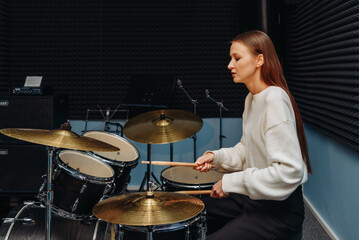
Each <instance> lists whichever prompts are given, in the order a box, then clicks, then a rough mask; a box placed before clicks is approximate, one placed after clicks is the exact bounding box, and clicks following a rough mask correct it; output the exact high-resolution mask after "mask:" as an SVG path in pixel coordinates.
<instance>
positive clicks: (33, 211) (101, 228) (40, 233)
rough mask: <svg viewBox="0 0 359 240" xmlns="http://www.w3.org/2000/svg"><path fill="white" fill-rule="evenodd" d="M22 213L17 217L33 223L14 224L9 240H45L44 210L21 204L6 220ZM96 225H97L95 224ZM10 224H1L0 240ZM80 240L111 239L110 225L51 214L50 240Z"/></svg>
mask: <svg viewBox="0 0 359 240" xmlns="http://www.w3.org/2000/svg"><path fill="white" fill-rule="evenodd" d="M21 209H23V210H22V212H21V213H20V214H19V216H18V217H17V218H18V219H21V218H31V219H33V220H34V221H35V223H33V224H24V223H22V222H15V224H14V225H13V228H12V229H11V232H10V235H9V238H8V239H9V240H25V239H36V240H37V239H45V237H46V234H45V216H46V208H45V207H42V206H40V205H38V204H22V205H19V206H17V207H15V208H13V209H12V210H11V211H10V213H9V214H8V216H7V218H14V217H15V216H16V215H17V214H18V213H19V212H20V210H21ZM97 223H98V224H97ZM10 226H11V223H2V225H1V226H0V239H5V237H6V234H7V233H8V231H9V228H10ZM69 239H71V240H75V239H77V240H82V239H96V240H99V239H101V240H102V239H105V240H110V239H111V224H109V223H106V222H103V221H100V220H97V219H96V220H94V221H92V222H87V223H86V224H85V223H83V222H81V221H76V220H71V219H67V218H62V217H60V216H57V215H56V214H52V221H51V240H69Z"/></svg>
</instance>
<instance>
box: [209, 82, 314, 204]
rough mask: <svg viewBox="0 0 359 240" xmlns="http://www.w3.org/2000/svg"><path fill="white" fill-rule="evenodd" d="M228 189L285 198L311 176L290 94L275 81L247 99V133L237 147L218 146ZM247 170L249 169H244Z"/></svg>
mask: <svg viewBox="0 0 359 240" xmlns="http://www.w3.org/2000/svg"><path fill="white" fill-rule="evenodd" d="M212 152H213V153H214V155H215V157H214V163H215V165H216V168H215V169H217V171H220V172H229V173H227V174H224V176H223V178H222V188H223V191H224V192H225V193H240V194H244V195H247V196H249V197H250V198H251V199H266V200H284V199H286V198H287V197H289V195H290V194H291V193H292V192H293V191H294V190H295V189H296V188H297V187H298V186H299V185H301V184H303V183H304V182H306V181H307V178H308V176H307V168H306V166H305V164H304V162H303V160H302V155H301V151H300V146H299V142H298V138H297V132H296V124H295V115H294V111H293V108H292V105H291V102H290V99H289V97H288V95H287V93H286V92H285V91H284V90H283V89H281V88H279V87H275V86H271V87H268V88H266V89H265V90H263V91H262V92H260V93H258V94H255V95H252V94H251V93H249V94H248V95H247V97H246V100H245V108H244V112H243V136H242V139H241V141H240V142H239V143H238V144H237V145H235V146H234V147H232V148H222V149H220V150H217V151H212ZM241 170H243V171H241Z"/></svg>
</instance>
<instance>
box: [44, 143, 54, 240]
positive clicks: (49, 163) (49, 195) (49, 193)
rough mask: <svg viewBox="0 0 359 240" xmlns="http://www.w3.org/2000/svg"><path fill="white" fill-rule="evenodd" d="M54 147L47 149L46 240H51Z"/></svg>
mask: <svg viewBox="0 0 359 240" xmlns="http://www.w3.org/2000/svg"><path fill="white" fill-rule="evenodd" d="M54 150H55V148H54V147H47V152H48V158H47V192H46V202H45V205H46V224H45V225H46V240H50V239H51V205H52V202H53V192H52V182H51V180H52V159H53V155H54Z"/></svg>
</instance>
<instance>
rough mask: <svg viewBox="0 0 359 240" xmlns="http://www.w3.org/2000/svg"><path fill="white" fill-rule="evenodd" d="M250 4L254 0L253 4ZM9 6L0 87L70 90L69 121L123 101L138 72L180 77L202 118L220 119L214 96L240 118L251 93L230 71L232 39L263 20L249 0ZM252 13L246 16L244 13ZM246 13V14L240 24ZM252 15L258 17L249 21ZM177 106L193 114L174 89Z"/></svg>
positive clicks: (19, 0) (22, 0)
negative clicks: (39, 82) (33, 81)
mask: <svg viewBox="0 0 359 240" xmlns="http://www.w3.org/2000/svg"><path fill="white" fill-rule="evenodd" d="M248 2H249V1H248ZM7 4H8V5H7V6H6V10H7V11H6V13H7V16H8V17H7V19H6V20H7V23H6V24H7V29H8V38H7V40H8V46H7V53H8V55H7V63H8V68H7V70H8V71H7V74H6V78H5V79H4V81H1V82H0V91H3V92H5V91H7V88H8V87H11V86H21V85H23V83H24V80H25V77H26V76H28V75H35V76H37V75H40V76H43V84H44V85H45V86H49V87H51V88H52V89H53V92H54V94H55V95H56V94H61V95H63V94H67V95H68V101H69V118H70V119H85V116H86V110H87V109H88V108H90V109H97V105H100V106H101V107H102V108H107V107H110V108H111V109H115V108H116V107H117V106H118V105H119V104H121V103H123V101H124V99H125V97H126V95H127V91H128V87H129V82H130V79H131V77H132V76H133V75H139V74H141V75H145V74H151V75H153V74H158V75H161V74H163V75H174V76H177V77H178V78H179V79H181V80H182V83H183V86H184V87H185V88H186V90H187V91H188V93H189V94H190V95H191V96H192V98H194V99H197V100H198V101H199V105H198V110H197V113H198V115H200V116H201V117H218V116H219V109H218V107H217V106H216V105H215V104H214V103H213V102H210V101H208V100H207V99H206V95H205V89H209V90H210V91H211V96H212V97H214V98H216V99H217V100H219V101H223V102H224V105H225V106H226V107H227V108H229V109H230V110H231V111H230V112H225V113H224V117H240V116H241V115H242V111H243V100H244V98H245V95H246V94H247V90H246V89H245V87H244V86H243V85H234V83H233V82H232V78H231V76H230V72H229V71H228V69H227V64H228V61H229V47H230V41H231V39H232V38H233V37H234V36H235V35H237V34H238V33H239V32H241V31H242V30H243V29H245V30H249V29H248V26H254V28H256V27H255V26H256V25H257V22H256V21H257V17H256V14H257V12H256V9H248V8H253V6H252V5H253V4H252V5H250V6H249V3H246V1H237V0H225V1H208V0H196V1H193V0H180V1H179V0H174V1H162V0H155V1H147V0H121V1H118V0H98V1H88V0H76V1H62V0H53V1H38V0H36V1H35V0H13V1H8V2H7ZM246 12H247V13H246ZM240 13H246V16H247V15H249V17H248V18H246V20H245V21H243V22H240V21H239V19H240ZM251 17H252V18H251ZM172 107H173V108H177V109H183V110H188V111H192V104H191V102H190V101H189V100H188V99H187V97H186V96H185V94H184V93H183V92H182V91H181V90H180V89H178V88H176V90H175V93H174V99H173V105H172Z"/></svg>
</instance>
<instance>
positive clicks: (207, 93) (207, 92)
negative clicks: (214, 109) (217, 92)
mask: <svg viewBox="0 0 359 240" xmlns="http://www.w3.org/2000/svg"><path fill="white" fill-rule="evenodd" d="M204 92H205V93H206V95H207V98H209V91H208V89H206V91H204Z"/></svg>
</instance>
